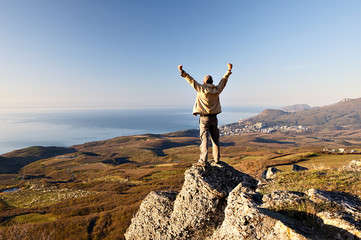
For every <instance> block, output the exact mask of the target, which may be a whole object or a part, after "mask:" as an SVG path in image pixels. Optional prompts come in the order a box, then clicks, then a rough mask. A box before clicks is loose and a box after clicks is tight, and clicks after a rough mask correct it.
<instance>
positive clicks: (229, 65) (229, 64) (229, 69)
mask: <svg viewBox="0 0 361 240" xmlns="http://www.w3.org/2000/svg"><path fill="white" fill-rule="evenodd" d="M180 66H181V65H180ZM227 66H228V71H231V70H232V67H233V65H232V64H231V63H228V64H227ZM181 67H182V66H181ZM178 68H179V66H178Z"/></svg>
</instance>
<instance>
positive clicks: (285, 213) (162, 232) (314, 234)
mask: <svg viewBox="0 0 361 240" xmlns="http://www.w3.org/2000/svg"><path fill="white" fill-rule="evenodd" d="M256 184H257V181H256V180H255V179H254V178H253V177H251V176H249V175H247V174H245V173H242V172H239V171H237V170H235V169H234V168H232V167H231V166H229V165H227V164H226V163H220V164H214V163H212V165H208V166H204V167H202V166H199V165H194V166H192V167H191V168H190V169H188V170H187V171H186V172H185V181H184V184H183V187H182V189H181V191H180V192H179V193H176V192H166V191H160V192H151V193H150V194H149V195H148V196H147V197H146V198H145V199H144V200H143V202H142V204H141V205H140V208H139V210H138V212H137V214H136V215H135V216H134V217H133V219H132V220H131V224H130V226H129V228H128V229H127V232H126V234H125V238H126V239H127V240H139V239H149V240H150V239H162V240H163V239H165V240H173V239H177V240H178V239H180V240H182V239H206V240H218V239H226V240H236V239H237V240H238V239H241V240H242V239H244V240H245V239H262V240H279V239H282V240H305V239H346V240H348V239H350V240H351V239H360V237H361V226H360V222H361V211H360V210H361V209H360V208H361V200H360V199H358V198H357V197H354V196H350V195H347V194H345V193H336V192H325V191H320V190H315V189H311V190H309V191H307V194H305V193H302V192H290V191H275V192H273V193H271V194H267V195H264V196H263V197H262V195H261V194H260V193H257V192H256V191H255V190H256ZM327 206H330V207H329V208H327ZM320 210H322V211H320Z"/></svg>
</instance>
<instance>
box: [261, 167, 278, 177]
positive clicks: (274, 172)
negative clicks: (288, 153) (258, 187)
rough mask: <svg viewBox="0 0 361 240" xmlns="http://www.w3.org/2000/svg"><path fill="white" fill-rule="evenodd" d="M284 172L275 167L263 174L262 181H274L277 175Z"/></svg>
mask: <svg viewBox="0 0 361 240" xmlns="http://www.w3.org/2000/svg"><path fill="white" fill-rule="evenodd" d="M278 172H282V171H281V170H279V169H277V168H275V167H269V168H268V169H267V170H264V171H263V172H262V176H261V178H262V179H273V178H274V177H275V176H276V173H278Z"/></svg>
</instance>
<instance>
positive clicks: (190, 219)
mask: <svg viewBox="0 0 361 240" xmlns="http://www.w3.org/2000/svg"><path fill="white" fill-rule="evenodd" d="M239 184H240V185H239ZM237 185H239V186H240V188H242V189H244V190H245V191H248V190H250V189H255V188H256V186H257V180H256V179H254V178H253V177H251V176H249V175H247V174H245V173H242V172H239V171H237V170H236V169H234V168H233V167H231V166H229V165H228V164H226V163H223V162H221V163H218V164H214V163H213V164H212V165H209V166H204V167H202V166H199V165H194V166H192V167H191V168H190V169H188V170H187V171H186V172H185V181H184V184H183V187H182V190H181V191H180V193H179V194H178V195H177V196H176V198H175V200H174V201H173V198H174V196H175V194H174V193H167V192H152V193H151V194H149V195H148V196H147V197H146V198H145V200H144V201H143V202H142V204H141V206H140V208H139V210H138V213H137V214H136V215H135V217H134V218H133V219H132V221H131V225H130V226H129V228H128V230H127V232H126V234H125V237H126V239H128V240H129V239H204V238H205V237H207V236H209V234H210V233H212V232H213V231H214V229H215V228H216V227H217V226H218V225H220V224H221V223H222V221H223V219H224V208H225V203H226V197H227V196H228V194H229V192H231V191H232V190H233V189H234V188H235V187H236V186H237ZM172 201H173V202H172ZM160 205H164V206H160ZM212 229H213V230H212Z"/></svg>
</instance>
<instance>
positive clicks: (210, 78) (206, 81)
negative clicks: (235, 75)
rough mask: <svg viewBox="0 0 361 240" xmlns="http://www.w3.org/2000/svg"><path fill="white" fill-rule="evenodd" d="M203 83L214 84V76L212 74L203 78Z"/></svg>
mask: <svg viewBox="0 0 361 240" xmlns="http://www.w3.org/2000/svg"><path fill="white" fill-rule="evenodd" d="M203 83H204V84H206V83H208V84H212V83H213V79H212V77H211V76H210V75H207V76H205V77H204V79H203Z"/></svg>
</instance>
